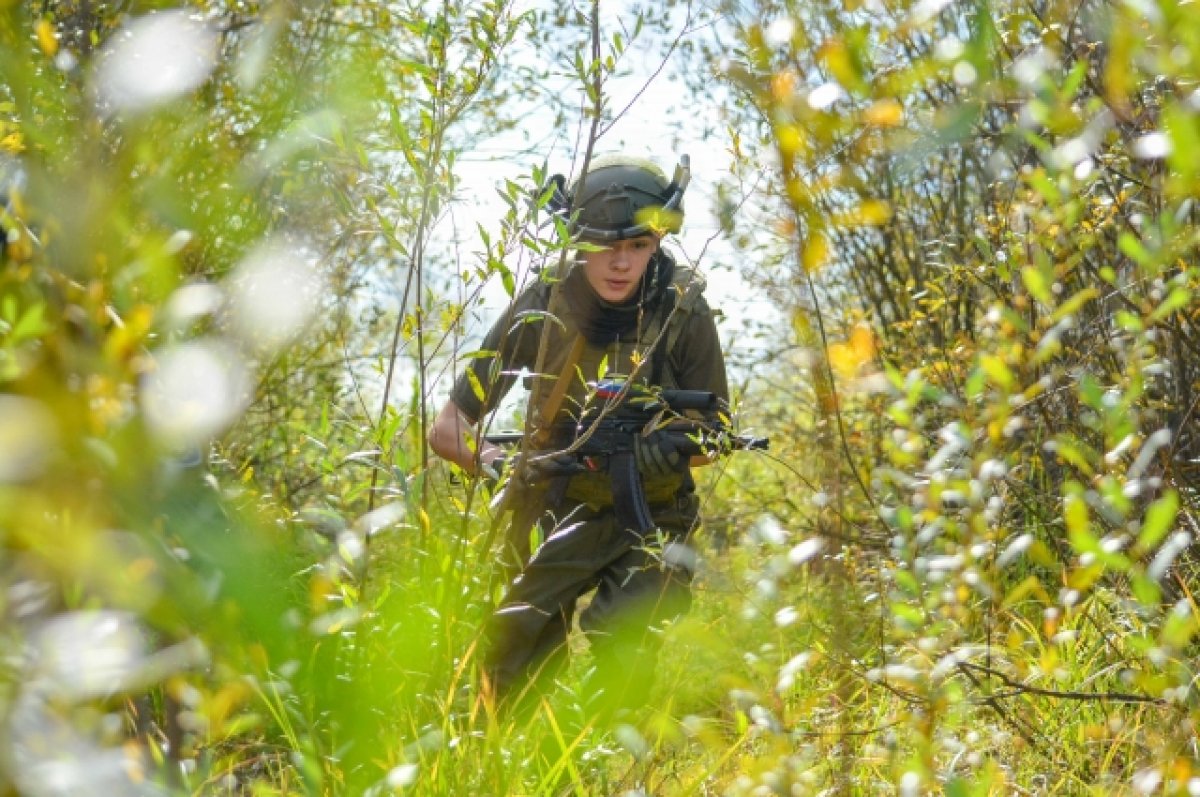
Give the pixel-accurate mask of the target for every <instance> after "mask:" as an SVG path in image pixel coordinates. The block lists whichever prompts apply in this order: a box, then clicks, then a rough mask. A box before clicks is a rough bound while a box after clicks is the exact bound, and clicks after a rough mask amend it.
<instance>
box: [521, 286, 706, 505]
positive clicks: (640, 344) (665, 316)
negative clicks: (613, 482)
mask: <svg viewBox="0 0 1200 797" xmlns="http://www.w3.org/2000/svg"><path fill="white" fill-rule="evenodd" d="M704 287H705V282H704V279H703V278H702V277H700V275H699V274H697V273H696V272H695V271H693V270H692V269H690V268H685V267H676V269H675V273H674V275H673V276H672V281H671V285H670V286H668V288H667V290H666V291H664V293H663V297H662V299H661V301H660V302H659V303H658V306H657V307H654V308H652V309H649V310H647V311H645V312H644V314H643V315H642V317H641V318H640V320H639V323H638V327H637V329H636V330H635V332H633V333H631V334H627V335H623V336H621V337H620V338H618V339H616V340H614V342H613V343H611V344H609V345H608V346H603V347H601V346H595V345H592V344H590V343H587V342H586V341H585V340H584V337H583V335H582V333H581V332H580V330H579V327H578V324H577V323H576V321H575V320H574V317H573V313H572V312H571V309H570V307H569V306H568V304H567V301H566V299H565V298H564V297H563V295H562V294H563V291H561V290H560V291H551V286H550V285H549V284H543V285H541V286H540V287H539V290H540V291H542V292H543V294H544V297H545V298H544V306H545V307H546V310H547V313H548V315H549V316H551V318H550V319H548V320H546V321H544V322H543V323H545V324H549V325H550V331H549V333H548V334H549V335H550V339H549V341H548V342H547V344H548V345H547V348H546V358H545V363H544V365H543V368H542V370H541V373H538V374H534V375H532V376H531V377H530V378H529V380H527V382H526V384H527V386H528V387H529V403H528V405H527V408H526V412H527V417H528V418H530V419H532V420H533V424H532V425H531V428H532V429H533V433H534V435H535V438H534V440H535V444H536V443H538V442H540V443H541V444H547V443H550V444H551V445H553V444H561V443H562V441H558V440H555V441H551V440H550V439H549V436H548V435H545V434H544V432H545V431H546V430H549V429H550V428H552V427H555V426H558V425H570V424H572V423H574V422H575V421H576V420H577V419H578V418H579V416H580V413H581V411H582V409H583V406H584V404H585V402H586V401H587V397H588V391H589V386H588V383H589V382H596V381H598V380H599V379H601V378H603V376H604V375H606V374H607V375H610V376H611V375H613V374H623V375H633V376H634V378H635V379H637V380H640V381H645V382H646V383H647V384H650V385H656V386H659V387H665V388H678V387H682V385H680V384H678V378H677V373H676V369H677V367H678V365H679V364H680V360H679V357H681V356H683V353H681V352H678V351H677V348H678V344H679V341H680V339H681V337H682V335H683V331H684V329H685V328H686V327H687V325H688V321H689V319H690V318H691V316H692V314H693V313H696V312H700V311H701V310H702V308H706V307H707V306H706V305H705V304H704V303H703V302H701V298H702V296H703V292H704ZM540 434H541V435H543V436H542V437H541V439H540V441H539V438H538V436H539V435H540ZM537 447H541V446H537ZM683 482H684V478H683V477H682V476H679V477H677V478H671V479H668V480H664V481H662V482H660V483H652V484H646V485H645V491H646V498H647V500H648V501H649V502H650V503H651V504H654V503H656V502H663V501H667V500H670V499H672V498H673V497H674V495H675V494H676V492H677V491H678V490H679V489H680V487H681V485H682V484H683ZM565 495H566V497H567V498H570V499H572V500H575V501H578V502H580V503H584V504H587V505H589V506H591V507H593V508H599V507H603V506H606V505H611V503H612V491H611V487H610V484H609V480H608V477H607V476H606V475H605V474H601V473H584V474H579V475H577V476H574V477H572V478H571V480H570V484H569V485H567V486H566V489H565Z"/></svg>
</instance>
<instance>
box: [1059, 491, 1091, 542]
mask: <svg viewBox="0 0 1200 797" xmlns="http://www.w3.org/2000/svg"><path fill="white" fill-rule="evenodd" d="M1072 487H1073V488H1074V489H1075V490H1076V491H1077V492H1075V493H1073V494H1071V495H1068V496H1067V497H1066V499H1065V500H1064V501H1063V520H1065V521H1066V524H1067V538H1068V539H1069V540H1070V541H1071V547H1072V548H1074V549H1075V550H1076V551H1077V552H1079V553H1098V552H1099V551H1100V542H1099V540H1097V539H1096V535H1094V534H1092V530H1091V524H1090V523H1089V522H1088V508H1087V503H1086V502H1085V501H1084V500H1083V495H1082V493H1081V488H1080V487H1079V485H1078V484H1074V483H1071V484H1069V485H1068V489H1070V488H1072Z"/></svg>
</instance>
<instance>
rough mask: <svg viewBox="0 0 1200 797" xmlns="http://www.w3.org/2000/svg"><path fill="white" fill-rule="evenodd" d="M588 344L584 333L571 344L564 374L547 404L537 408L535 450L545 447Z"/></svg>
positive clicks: (555, 384)
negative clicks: (576, 367)
mask: <svg viewBox="0 0 1200 797" xmlns="http://www.w3.org/2000/svg"><path fill="white" fill-rule="evenodd" d="M586 343H587V341H585V340H584V337H583V333H582V332H581V333H579V334H578V335H576V336H575V342H574V343H572V344H571V351H570V352H569V353H568V354H567V361H566V362H565V363H563V369H562V373H560V374H559V375H558V379H557V380H556V381H555V382H554V387H552V388H551V389H550V395H548V396H546V403H545V404H543V405H542V406H541V407H538V408H535V409H536V410H537V415H536V417H535V418H534V422H535V428H534V430H533V447H534V449H539V448H542V447H544V446H545V444H546V442H547V440H548V438H549V436H550V432H551V428H552V426H553V424H554V416H556V415H558V409H559V407H561V406H562V402H563V399H564V398H565V397H566V395H567V388H568V387H570V385H571V379H572V378H573V377H574V376H575V366H577V365H578V364H579V358H580V357H582V356H583V347H584V346H585V345H586Z"/></svg>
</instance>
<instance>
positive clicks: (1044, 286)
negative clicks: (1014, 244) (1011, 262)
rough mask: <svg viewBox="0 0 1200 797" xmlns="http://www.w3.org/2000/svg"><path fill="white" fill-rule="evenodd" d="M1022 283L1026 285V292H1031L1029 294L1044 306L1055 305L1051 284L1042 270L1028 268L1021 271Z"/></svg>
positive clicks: (1032, 267)
mask: <svg viewBox="0 0 1200 797" xmlns="http://www.w3.org/2000/svg"><path fill="white" fill-rule="evenodd" d="M1021 282H1023V283H1025V290H1027V291H1029V294H1030V295H1031V296H1032V297H1033V298H1035V299H1037V300H1038V301H1039V302H1041V303H1042V304H1044V305H1046V306H1047V307H1049V306H1050V305H1052V304H1053V303H1054V297H1053V295H1052V294H1051V293H1050V284H1049V283H1048V282H1047V280H1046V275H1045V274H1043V273H1042V272H1041V269H1038V268H1035V267H1034V266H1026V267H1025V268H1023V269H1021Z"/></svg>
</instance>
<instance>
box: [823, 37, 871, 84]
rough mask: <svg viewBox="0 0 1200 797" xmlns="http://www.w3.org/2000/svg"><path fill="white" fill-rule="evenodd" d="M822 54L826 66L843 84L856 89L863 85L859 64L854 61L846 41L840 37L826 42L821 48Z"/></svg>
mask: <svg viewBox="0 0 1200 797" xmlns="http://www.w3.org/2000/svg"><path fill="white" fill-rule="evenodd" d="M820 56H821V59H822V60H823V61H824V62H825V66H826V67H828V68H829V71H830V72H832V73H833V76H834V77H835V78H837V81H838V82H839V83H841V84H842V85H843V86H845V87H846V88H849V89H855V88H858V87H860V86H861V85H862V82H863V81H862V75H860V74H859V71H858V65H857V64H855V63H854V58H853V57H852V56H851V54H850V49H849V48H848V47H846V45H845V43H844V42H842V41H841V40H839V39H832V40H830V41H828V42H826V43H825V45H824V46H823V47H822V48H821V51H820Z"/></svg>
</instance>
